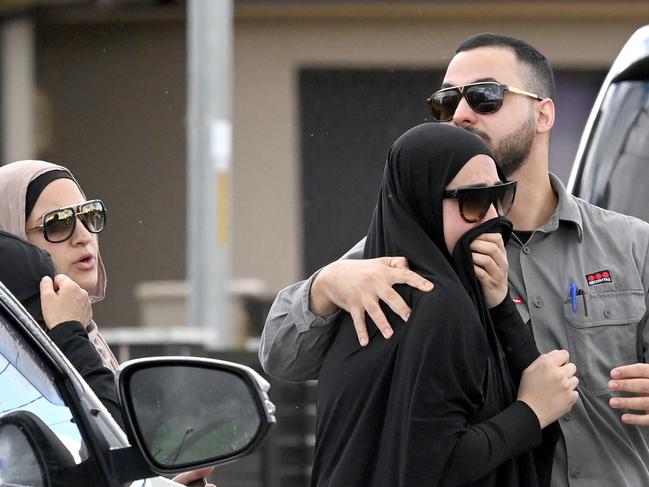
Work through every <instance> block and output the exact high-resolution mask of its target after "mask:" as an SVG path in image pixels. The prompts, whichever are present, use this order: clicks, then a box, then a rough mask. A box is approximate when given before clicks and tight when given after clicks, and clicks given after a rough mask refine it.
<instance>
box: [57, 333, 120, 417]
mask: <svg viewBox="0 0 649 487" xmlns="http://www.w3.org/2000/svg"><path fill="white" fill-rule="evenodd" d="M47 334H48V335H49V337H50V338H51V339H52V341H53V342H54V343H55V344H56V346H58V347H59V349H60V350H61V351H62V352H63V354H64V355H65V356H66V357H67V359H68V360H69V361H70V363H71V364H72V365H73V366H74V368H75V369H77V371H78V372H79V374H80V375H81V377H83V378H84V380H85V381H86V382H87V383H88V385H89V386H90V388H91V389H92V390H93V392H94V393H95V394H96V395H97V397H98V398H99V400H100V401H101V402H102V404H103V405H104V406H105V407H106V409H107V410H108V412H109V413H110V414H111V415H112V416H113V418H114V419H115V421H116V422H117V423H118V424H119V425H120V426H121V427H122V429H124V421H123V419H122V411H121V408H120V406H119V402H118V401H117V387H116V385H115V375H114V374H113V371H111V370H110V369H107V368H106V367H104V364H103V362H102V360H101V357H100V356H99V352H97V349H96V348H95V346H94V345H93V344H92V343H91V342H90V340H89V339H88V333H86V330H85V328H84V327H83V325H82V324H81V323H79V322H78V321H66V322H64V323H61V324H59V325H57V326H56V327H54V328H53V329H51V330H49V331H48V332H47Z"/></svg>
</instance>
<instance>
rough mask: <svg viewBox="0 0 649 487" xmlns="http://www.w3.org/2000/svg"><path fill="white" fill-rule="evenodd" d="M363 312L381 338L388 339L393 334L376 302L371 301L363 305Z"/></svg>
mask: <svg viewBox="0 0 649 487" xmlns="http://www.w3.org/2000/svg"><path fill="white" fill-rule="evenodd" d="M365 310H366V311H367V314H368V315H369V316H370V318H372V321H373V322H374V324H375V325H376V327H377V328H378V329H379V331H380V332H381V335H383V337H385V338H390V337H391V336H392V334H393V330H392V327H391V326H390V323H389V322H388V319H387V318H386V317H385V314H383V310H382V309H381V306H379V304H378V303H377V302H375V301H372V302H369V303H367V304H366V305H365Z"/></svg>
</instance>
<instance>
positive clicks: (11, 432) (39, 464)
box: [0, 411, 80, 486]
mask: <svg viewBox="0 0 649 487" xmlns="http://www.w3.org/2000/svg"><path fill="white" fill-rule="evenodd" d="M79 475H80V472H79V468H78V467H77V466H76V465H75V461H74V458H72V455H71V454H70V452H69V451H68V449H67V448H66V447H65V445H64V444H63V443H61V441H60V440H59V438H58V437H57V436H56V435H55V434H54V433H53V432H52V431H51V430H50V429H49V428H48V426H47V425H46V424H45V423H44V422H43V421H42V420H41V419H40V418H39V417H38V416H36V415H35V414H33V413H31V412H29V411H14V412H11V413H7V414H4V415H2V416H0V485H34V486H46V485H60V486H64V485H75V484H76V483H77V482H75V479H76V481H79V480H80V477H79Z"/></svg>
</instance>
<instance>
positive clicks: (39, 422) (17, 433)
mask: <svg viewBox="0 0 649 487" xmlns="http://www.w3.org/2000/svg"><path fill="white" fill-rule="evenodd" d="M116 380H117V387H118V392H119V398H120V403H121V404H122V409H123V417H124V422H125V423H126V428H127V429H128V430H129V431H128V433H129V437H130V438H132V439H133V443H134V445H130V444H129V441H128V440H127V436H126V434H125V433H124V432H123V431H122V430H121V429H120V427H119V426H118V425H117V423H115V421H114V420H113V418H112V416H111V415H110V414H109V413H108V412H107V410H106V409H105V408H104V406H103V405H102V404H101V402H100V401H99V400H98V399H97V397H96V396H95V394H94V393H93V392H92V390H91V389H90V387H89V386H88V385H87V384H86V383H85V381H84V380H83V379H82V378H81V376H80V375H79V374H78V373H77V372H76V370H75V369H74V368H73V367H72V366H71V365H70V363H69V362H68V360H67V359H66V358H65V357H64V356H63V354H62V353H61V352H60V351H59V349H58V348H57V347H56V346H55V345H54V344H53V343H52V342H51V341H50V339H49V338H48V337H47V335H46V334H45V333H44V332H43V331H42V330H41V328H40V327H39V326H38V325H37V324H36V322H34V320H33V319H32V318H31V316H29V315H28V314H27V312H26V311H25V309H24V308H23V307H22V306H21V305H20V303H18V301H17V300H16V299H15V298H14V297H13V296H12V295H11V293H9V291H8V290H7V289H6V288H5V286H4V285H3V284H2V283H1V282H0V485H2V486H36V487H73V486H74V487H78V486H86V485H87V486H93V487H99V486H106V487H109V486H111V487H112V486H136V485H137V486H169V485H175V486H177V485H179V484H177V483H175V482H172V481H170V480H167V479H166V478H163V477H159V476H158V475H169V476H172V475H173V474H175V473H178V472H180V471H187V470H193V469H195V468H199V467H204V466H209V465H217V464H219V463H224V462H227V461H231V460H234V459H236V458H239V457H241V456H243V455H246V454H248V453H249V452H251V451H252V449H254V448H255V446H256V445H258V444H259V442H260V441H261V440H262V439H263V437H264V436H265V435H266V433H267V432H268V430H269V428H270V426H271V425H272V424H273V423H274V422H275V417H274V406H273V404H272V403H271V402H270V400H269V399H268V396H267V394H266V392H267V390H268V387H269V386H268V383H267V382H266V381H265V380H264V379H263V378H262V377H261V376H259V375H258V374H257V373H256V372H255V371H253V370H252V369H250V368H248V367H245V366H242V365H238V364H233V363H230V362H223V361H219V360H211V359H201V358H189V357H158V358H150V359H139V360H132V361H130V362H126V363H124V364H122V365H121V366H120V368H119V370H118V373H117V377H116Z"/></svg>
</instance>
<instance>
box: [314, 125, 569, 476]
mask: <svg viewBox="0 0 649 487" xmlns="http://www.w3.org/2000/svg"><path fill="white" fill-rule="evenodd" d="M515 184H516V183H515V182H512V183H507V181H506V179H505V178H504V176H503V175H502V173H501V172H500V170H498V169H497V167H496V165H495V163H494V161H493V156H492V155H491V153H490V151H489V149H488V148H487V147H486V146H485V145H484V143H483V142H482V141H481V140H480V139H479V138H478V137H477V136H475V135H473V134H470V133H469V132H467V131H465V130H462V129H459V128H456V127H452V126H448V125H439V124H424V125H420V126H417V127H415V128H413V129H411V130H409V131H408V132H406V133H405V134H404V135H402V136H401V137H400V138H399V139H398V140H397V141H396V142H395V143H394V145H393V146H392V148H391V149H390V152H389V155H388V161H387V164H386V168H385V172H384V175H383V182H382V186H381V190H380V194H379V200H378V203H377V206H376V209H375V211H374V216H373V219H372V223H371V225H370V229H369V233H368V237H367V242H366V244H365V252H364V257H365V258H373V257H382V256H389V255H404V256H406V257H407V258H408V262H409V263H410V267H411V269H412V270H414V271H415V272H417V273H418V274H420V275H422V276H424V277H426V278H428V279H429V280H431V281H432V282H434V283H435V289H434V290H433V291H432V292H429V293H422V292H420V291H418V290H416V289H413V288H410V287H407V286H401V287H397V288H396V289H397V291H398V292H399V293H400V294H401V295H402V296H403V297H404V299H405V300H406V302H407V303H408V304H409V305H410V307H411V309H412V314H411V316H410V318H409V320H408V322H407V324H406V323H405V322H403V321H402V320H401V318H400V317H398V316H397V315H396V314H394V313H392V312H391V311H390V310H389V309H388V308H387V307H384V312H385V313H386V316H387V317H388V320H389V321H390V325H391V326H392V327H393V329H394V331H395V333H394V336H393V337H392V338H391V339H390V340H383V339H381V337H380V335H377V329H376V328H375V327H368V328H369V329H371V330H373V331H374V333H373V334H372V335H371V337H370V343H369V345H368V346H367V347H364V348H363V347H361V346H360V345H359V344H358V341H357V340H356V339H355V336H354V327H353V325H352V320H351V317H350V316H349V315H347V316H346V317H345V318H344V319H343V323H341V324H340V326H339V328H338V332H337V335H336V337H335V338H334V341H333V344H332V345H331V347H330V348H329V351H328V353H327V355H326V357H325V360H324V363H323V366H322V369H321V371H320V380H319V385H318V400H317V421H316V451H315V458H314V465H313V473H312V481H311V485H312V486H318V487H326V486H346V487H356V486H358V487H360V486H363V487H365V486H372V487H377V486H386V487H388V486H389V487H417V486H424V485H425V486H436V485H444V486H451V485H479V486H498V487H501V486H505V487H506V486H525V487H534V486H537V485H549V479H550V474H551V468H552V467H551V465H552V454H553V449H554V443H555V442H556V439H557V434H558V426H557V425H556V423H553V422H554V421H556V419H557V418H558V417H560V416H561V415H563V414H565V413H566V412H567V411H568V410H569V409H570V408H571V407H572V404H574V402H575V401H576V394H577V393H576V392H575V391H574V389H575V387H576V385H577V379H576V377H574V373H575V368H574V365H572V364H569V363H566V362H567V353H566V352H563V351H561V352H559V351H555V352H550V354H546V355H545V356H542V357H539V353H538V351H537V349H536V347H535V346H534V343H533V339H532V337H531V335H530V334H529V332H528V331H527V329H526V328H525V325H524V324H523V323H522V321H521V320H520V317H519V316H518V313H517V311H516V309H515V307H514V305H513V303H512V301H511V298H510V297H509V295H508V292H507V282H506V278H507V276H506V254H505V253H504V252H505V251H504V243H503V241H504V242H506V241H507V239H508V238H509V235H510V234H511V231H512V227H511V223H509V221H508V220H506V219H505V218H503V216H504V214H506V212H507V211H508V210H509V208H511V203H512V201H513V196H514V192H515ZM485 234H491V237H489V238H488V239H486V240H485ZM493 234H500V235H502V240H499V239H498V240H495V239H494V235H493ZM476 238H479V239H480V240H481V245H484V243H485V241H488V240H489V239H491V241H498V242H499V244H498V249H499V250H500V254H501V257H499V259H502V260H501V261H500V265H499V266H496V267H500V271H501V273H500V276H498V272H493V265H492V264H493V263H491V264H490V263H486V262H485V257H486V256H485V254H482V255H480V256H476V257H475V264H474V257H473V255H472V253H473V252H472V251H474V250H475V249H476V248H481V247H480V245H479V246H478V247H475V244H474V243H475V242H477V241H476ZM472 244H474V247H473V248H472V247H471V246H472ZM489 262H491V261H489ZM503 263H504V268H505V271H502V267H503ZM476 264H478V265H477V267H476ZM475 269H479V270H478V272H479V274H480V276H481V281H482V282H483V283H484V284H489V285H488V286H487V285H485V289H484V292H483V289H482V288H481V286H480V284H479V283H478V280H477V279H476V271H475ZM485 269H488V270H490V271H492V273H493V274H494V275H493V276H492V275H488V274H489V272H486V271H485ZM494 276H495V277H496V281H497V284H496V285H495V286H494V285H492V284H493V283H492V281H493V280H494V279H493V278H494ZM489 308H491V309H489ZM551 423H553V424H551ZM550 424H551V426H550V427H548V428H546V429H545V430H543V431H542V428H543V427H545V426H547V425H550ZM533 450H535V451H534V452H533Z"/></svg>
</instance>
